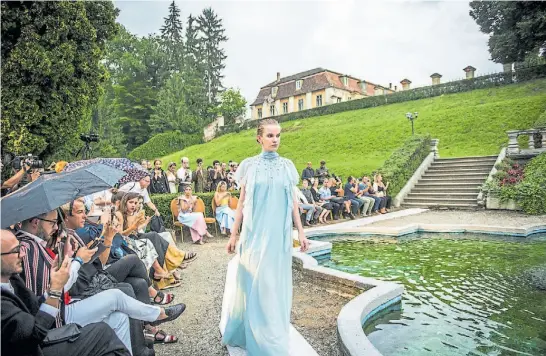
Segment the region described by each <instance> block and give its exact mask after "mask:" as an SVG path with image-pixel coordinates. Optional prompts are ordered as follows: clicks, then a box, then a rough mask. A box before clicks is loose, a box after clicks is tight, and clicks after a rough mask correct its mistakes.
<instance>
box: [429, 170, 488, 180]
mask: <svg viewBox="0 0 546 356" xmlns="http://www.w3.org/2000/svg"><path fill="white" fill-rule="evenodd" d="M487 176H488V174H486V173H476V172H471V173H466V172H462V173H461V172H459V171H453V172H430V171H427V172H426V173H425V174H424V175H423V177H422V178H450V177H451V178H469V179H470V178H472V179H474V178H483V179H487Z"/></svg>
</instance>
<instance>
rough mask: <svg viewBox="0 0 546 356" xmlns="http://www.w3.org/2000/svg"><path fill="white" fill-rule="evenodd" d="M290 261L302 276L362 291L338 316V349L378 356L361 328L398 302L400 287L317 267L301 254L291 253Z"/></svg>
mask: <svg viewBox="0 0 546 356" xmlns="http://www.w3.org/2000/svg"><path fill="white" fill-rule="evenodd" d="M292 257H293V259H294V262H295V264H296V265H300V266H301V269H302V270H303V271H304V272H307V273H310V274H312V275H315V276H316V277H317V278H320V279H325V280H332V281H335V282H337V283H340V284H344V285H352V286H354V287H356V288H359V289H362V290H365V291H364V292H362V293H360V294H359V295H357V296H356V297H354V298H353V299H351V300H350V301H349V302H348V303H347V304H345V305H344V306H343V308H341V311H340V312H339V314H338V317H337V335H338V342H339V349H340V351H341V352H342V354H343V355H346V356H374V355H375V356H381V353H380V352H379V351H378V350H377V349H376V348H375V346H374V345H373V344H372V343H371V341H370V340H368V338H367V337H366V334H365V333H364V330H363V328H362V326H363V324H364V323H365V322H366V320H368V319H369V318H371V317H372V316H373V315H374V314H376V313H378V312H380V311H381V310H383V309H385V308H388V307H389V306H391V305H392V304H394V303H398V302H400V301H401V298H402V294H403V292H404V286H403V285H402V284H398V283H395V282H386V281H380V280H378V279H374V278H369V277H362V276H360V275H357V274H352V273H348V272H343V271H338V270H335V269H332V268H328V267H324V266H320V265H319V264H318V261H317V260H316V259H315V258H314V257H312V256H309V255H307V254H305V253H302V252H296V251H294V252H293V255H292ZM366 289H368V290H366Z"/></svg>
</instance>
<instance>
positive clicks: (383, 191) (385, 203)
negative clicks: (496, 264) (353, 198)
mask: <svg viewBox="0 0 546 356" xmlns="http://www.w3.org/2000/svg"><path fill="white" fill-rule="evenodd" d="M373 181H374V182H373V189H374V190H375V191H376V192H377V196H378V197H379V198H380V199H381V201H382V202H381V206H380V211H381V214H385V213H388V212H389V210H388V209H390V208H391V197H390V196H388V195H387V189H388V188H389V182H387V185H385V184H384V183H383V177H382V176H381V174H376V175H375V176H374V177H373Z"/></svg>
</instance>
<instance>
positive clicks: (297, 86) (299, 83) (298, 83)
mask: <svg viewBox="0 0 546 356" xmlns="http://www.w3.org/2000/svg"><path fill="white" fill-rule="evenodd" d="M302 84H303V80H296V90H300V89H301V85H302Z"/></svg>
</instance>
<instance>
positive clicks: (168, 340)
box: [154, 330, 178, 344]
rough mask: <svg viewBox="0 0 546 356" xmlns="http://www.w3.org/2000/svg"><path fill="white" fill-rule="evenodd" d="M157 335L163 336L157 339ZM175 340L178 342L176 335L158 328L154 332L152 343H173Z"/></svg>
mask: <svg viewBox="0 0 546 356" xmlns="http://www.w3.org/2000/svg"><path fill="white" fill-rule="evenodd" d="M157 335H161V336H163V338H161V339H158V338H157ZM176 342H178V338H177V337H176V336H174V335H169V334H167V333H166V332H164V331H163V330H158V331H157V332H156V333H155V334H154V344H174V343H176Z"/></svg>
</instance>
